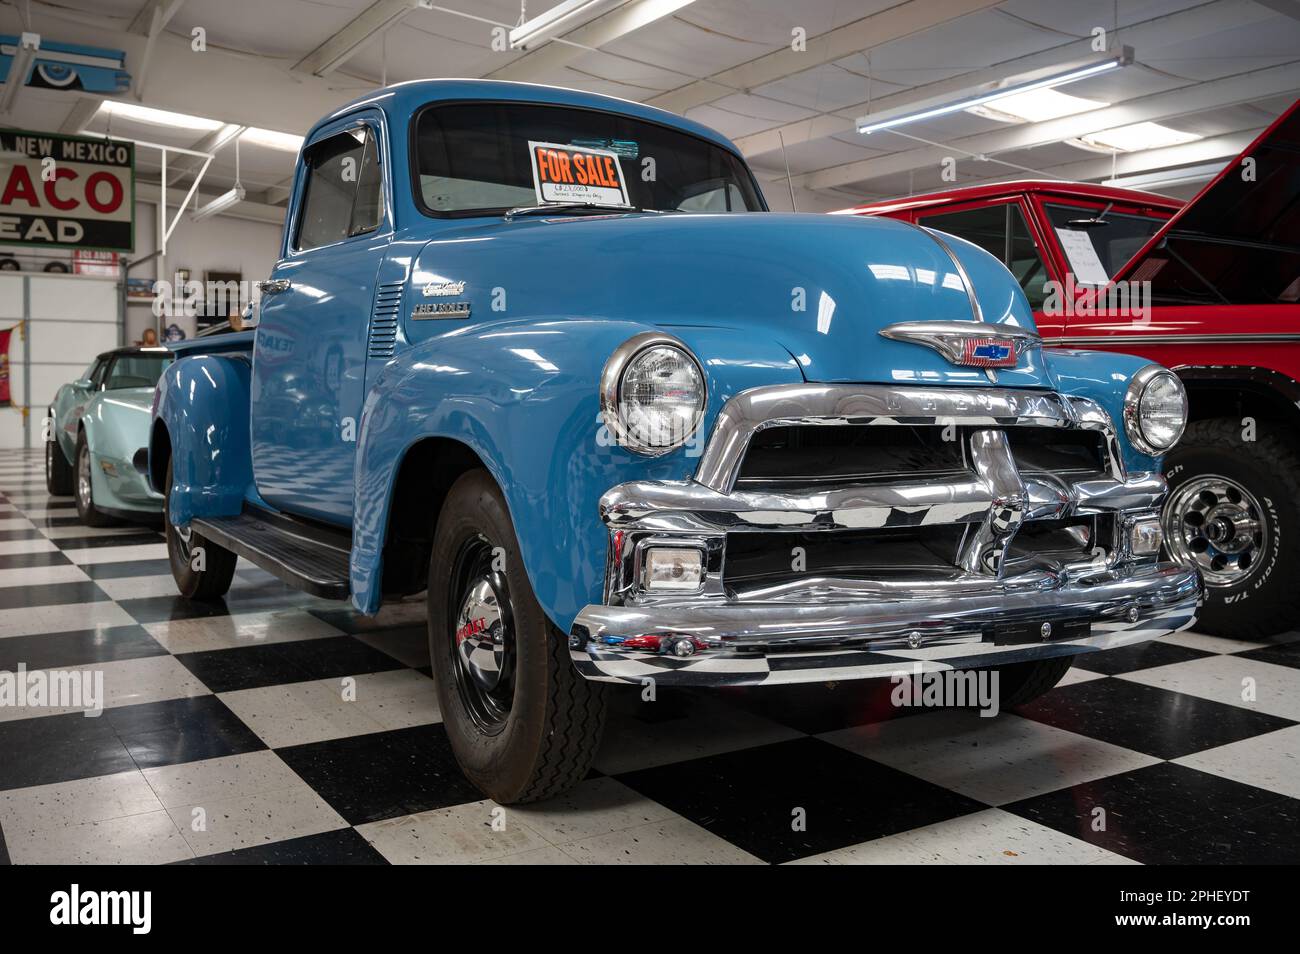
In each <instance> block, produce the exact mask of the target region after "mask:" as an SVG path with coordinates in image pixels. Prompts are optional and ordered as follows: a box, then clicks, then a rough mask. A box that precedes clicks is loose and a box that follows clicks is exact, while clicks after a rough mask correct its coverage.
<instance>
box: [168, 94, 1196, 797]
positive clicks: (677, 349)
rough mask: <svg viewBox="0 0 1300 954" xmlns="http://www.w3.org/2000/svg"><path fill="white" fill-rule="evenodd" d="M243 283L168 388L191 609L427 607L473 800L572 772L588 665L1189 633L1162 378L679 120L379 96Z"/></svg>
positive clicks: (960, 249) (930, 242)
mask: <svg viewBox="0 0 1300 954" xmlns="http://www.w3.org/2000/svg"><path fill="white" fill-rule="evenodd" d="M261 290H262V295H261V297H260V299H259V304H258V306H257V308H256V311H255V313H254V314H252V315H250V322H254V323H255V327H254V328H253V329H252V330H244V331H241V332H234V333H230V334H227V335H217V336H213V337H211V338H204V339H198V340H196V341H194V342H192V343H189V344H188V345H186V346H184V347H182V348H181V349H179V350H178V358H177V360H176V361H175V363H174V364H173V365H172V366H171V367H170V368H169V369H168V370H167V372H166V374H165V375H164V377H163V379H162V381H161V382H160V384H159V387H158V392H157V399H156V402H155V410H154V421H153V430H152V435H151V439H150V445H149V460H148V467H149V477H150V481H151V483H152V485H153V486H154V487H155V489H157V490H158V491H159V492H161V493H164V494H165V495H166V498H167V515H168V520H167V521H166V533H167V545H168V551H169V553H170V558H171V565H172V570H173V573H174V575H175V578H176V582H177V585H178V587H179V589H180V592H181V593H182V594H183V595H184V596H186V597H189V598H191V599H196V600H201V599H216V598H219V597H221V596H222V594H223V593H224V592H225V591H226V589H227V588H228V586H229V584H230V580H231V574H232V572H233V570H234V565H235V561H236V559H237V558H239V557H243V558H244V559H247V560H250V561H252V562H253V563H255V564H257V565H259V566H262V567H265V568H266V569H268V570H270V571H271V572H273V573H275V574H277V575H278V576H279V577H281V578H282V579H284V580H287V581H289V582H290V583H292V584H294V585H296V586H298V587H300V588H302V589H303V590H306V591H308V592H310V593H314V594H316V595H318V596H322V597H327V598H332V599H339V600H351V602H352V604H353V606H355V608H356V609H357V610H359V611H360V612H362V613H366V614H370V613H374V612H376V611H377V610H378V609H379V607H380V605H381V603H382V602H383V601H384V600H386V599H395V598H399V597H402V596H410V595H415V594H418V593H421V592H426V593H427V596H426V599H427V604H428V619H429V623H428V629H429V647H430V653H431V657H432V664H433V675H434V684H435V687H436V692H437V694H438V700H439V703H440V706H441V711H442V715H443V719H444V723H445V728H446V731H447V733H448V736H449V738H450V741H451V744H452V746H453V749H454V751H455V753H456V756H457V758H458V760H459V762H460V765H461V767H462V769H463V770H464V772H465V774H466V775H467V776H468V778H469V779H470V780H471V781H473V782H474V783H475V784H476V785H477V786H478V787H479V788H480V789H481V790H482V791H483V792H484V793H486V794H487V795H489V796H491V797H492V798H495V799H496V800H498V801H499V802H503V803H505V802H517V801H527V800H533V799H539V798H544V797H547V796H550V795H553V794H555V793H557V792H560V791H563V790H564V789H565V788H566V787H568V786H570V785H573V784H574V783H576V782H577V781H579V780H580V779H582V778H583V776H584V774H585V773H586V772H587V770H588V767H589V765H590V762H591V759H592V756H593V754H594V751H595V748H596V746H597V744H598V742H599V739H600V735H601V730H602V724H603V720H604V712H605V697H604V693H605V692H606V691H607V689H608V686H607V684H609V683H626V684H631V685H633V686H649V685H658V686H689V687H731V686H754V687H762V686H767V685H774V684H781V683H793V682H827V681H838V680H846V679H867V678H877V677H887V676H894V675H897V674H900V673H912V672H916V671H920V670H922V669H924V670H926V671H955V670H980V671H988V672H996V673H997V674H998V675H999V677H1000V680H1001V692H1002V703H1003V705H1011V704H1014V703H1016V702H1020V701H1024V700H1026V699H1028V698H1031V697H1032V696H1034V695H1036V694H1039V693H1042V692H1044V691H1046V690H1047V689H1048V688H1050V687H1051V686H1052V685H1054V684H1055V683H1056V682H1057V680H1059V679H1060V678H1061V676H1062V675H1063V673H1064V672H1065V669H1066V668H1067V667H1068V665H1069V660H1070V658H1071V657H1072V656H1073V655H1074V654H1077V653H1083V652H1092V651H1097V650H1104V649H1108V648H1111V647H1117V646H1123V645H1128V644H1132V643H1135V642H1139V641H1142V640H1147V639H1152V638H1155V637H1159V636H1162V635H1165V634H1168V633H1171V632H1174V631H1176V630H1179V629H1183V628H1185V627H1187V626H1190V625H1191V624H1192V623H1193V621H1194V619H1195V615H1196V612H1197V608H1198V605H1199V601H1200V597H1201V581H1200V579H1199V577H1198V575H1197V573H1196V571H1195V570H1194V569H1187V568H1184V567H1182V566H1179V565H1177V564H1175V563H1173V562H1171V561H1170V560H1169V559H1168V556H1167V554H1166V552H1165V550H1164V548H1163V543H1162V537H1161V529H1160V521H1159V516H1158V508H1159V504H1160V501H1161V497H1162V495H1163V494H1164V492H1165V483H1164V480H1163V479H1162V477H1161V476H1160V468H1159V464H1160V456H1161V455H1162V454H1163V453H1164V452H1165V451H1167V450H1168V449H1169V448H1170V447H1171V446H1172V445H1173V444H1174V443H1175V442H1176V441H1177V440H1178V437H1179V435H1180V434H1181V431H1182V428H1183V424H1184V421H1185V417H1186V402H1185V398H1184V395H1183V392H1182V388H1181V386H1180V385H1179V383H1178V380H1177V378H1175V377H1174V376H1173V375H1172V374H1170V373H1169V372H1168V371H1166V370H1164V369H1163V368H1160V367H1159V366H1156V365H1152V364H1150V363H1149V362H1146V361H1144V360H1141V359H1138V358H1131V357H1126V356H1122V355H1114V354H1097V353H1088V352H1083V351H1045V350H1044V349H1043V348H1042V346H1041V343H1040V341H1039V338H1038V336H1037V334H1036V333H1035V330H1034V327H1035V326H1034V319H1033V315H1032V313H1031V310H1030V307H1029V304H1028V303H1027V301H1026V299H1025V296H1024V294H1023V293H1022V292H1021V290H1020V288H1019V286H1018V285H1017V284H1016V281H1015V280H1014V278H1012V276H1011V275H1010V273H1009V272H1007V271H1006V269H1005V268H1004V267H1003V266H1002V265H1001V264H1000V263H999V262H998V261H997V260H995V259H994V258H993V257H991V256H990V255H988V254H987V253H986V252H984V251H982V250H981V249H979V248H977V247H976V246H975V245H972V244H970V243H967V242H964V241H962V240H960V239H956V238H953V237H951V236H947V235H944V234H942V233H938V232H932V231H929V230H926V229H922V228H919V227H917V226H914V225H911V224H908V223H904V222H899V221H893V220H888V219H859V218H851V217H835V216H822V215H784V214H776V213H770V212H768V211H767V207H766V205H765V202H764V199H763V195H762V193H761V191H760V189H759V187H758V184H757V183H756V181H755V179H754V176H753V175H752V173H751V172H750V170H749V169H748V168H747V166H746V164H745V162H744V160H743V159H742V158H741V157H740V155H739V154H738V153H737V151H736V149H735V147H734V146H733V145H732V144H731V143H730V142H729V141H728V140H727V139H725V138H724V137H722V136H720V135H719V134H717V133H716V132H713V131H712V130H710V129H708V128H706V127H704V126H701V125H699V124H698V123H695V122H692V121H690V120H687V119H683V118H681V117H679V116H675V115H672V114H669V113H666V112H662V111H659V110H656V109H652V108H649V107H646V106H642V105H639V104H636V103H630V102H624V101H621V100H617V99H611V98H607V97H603V96H597V95H591V94H587V93H581V92H575V91H571V90H560V89H550V88H546V87H541V86H533V85H517V84H511V83H502V82H490V81H474V80H430V81H420V82H412V83H405V84H401V85H398V86H394V87H390V88H387V89H382V90H379V91H376V92H375V93H373V94H371V95H368V96H365V97H363V98H361V99H358V100H357V101H355V102H353V103H351V104H349V105H347V106H345V107H343V108H341V109H339V110H338V111H337V112H335V113H334V114H332V115H330V116H328V117H326V118H325V119H323V120H321V121H320V122H319V123H317V124H316V126H315V127H314V128H313V129H312V130H311V132H310V133H309V134H308V136H307V137H306V142H305V145H304V148H303V151H302V155H301V157H300V160H299V162H298V166H297V173H296V175H295V178H294V184H293V193H292V197H291V199H290V202H289V207H288V214H287V219H286V227H285V231H284V238H283V247H282V249H281V257H280V260H279V262H278V263H277V264H276V266H275V270H274V272H273V273H272V275H271V276H270V277H269V278H268V279H267V280H266V281H265V282H263V283H262V284H261ZM431 691H435V690H434V689H431ZM642 691H644V690H642Z"/></svg>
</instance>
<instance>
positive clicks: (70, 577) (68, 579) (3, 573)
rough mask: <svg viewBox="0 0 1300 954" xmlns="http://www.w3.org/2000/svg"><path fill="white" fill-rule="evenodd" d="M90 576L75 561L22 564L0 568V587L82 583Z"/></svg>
mask: <svg viewBox="0 0 1300 954" xmlns="http://www.w3.org/2000/svg"><path fill="white" fill-rule="evenodd" d="M89 579H90V577H88V576H86V574H85V573H84V572H82V570H81V567H79V566H77V565H76V564H75V563H61V564H59V565H57V566H22V567H12V568H10V569H6V570H0V587H5V586H44V585H46V584H49V583H84V582H86V581H87V580H89Z"/></svg>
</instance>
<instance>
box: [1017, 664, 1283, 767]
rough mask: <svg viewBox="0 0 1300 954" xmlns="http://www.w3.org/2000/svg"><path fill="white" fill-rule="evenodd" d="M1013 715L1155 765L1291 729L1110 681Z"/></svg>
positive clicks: (1052, 695) (1235, 709)
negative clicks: (1105, 744)
mask: <svg viewBox="0 0 1300 954" xmlns="http://www.w3.org/2000/svg"><path fill="white" fill-rule="evenodd" d="M1015 712H1017V713H1018V714H1019V715H1022V716H1025V717H1027V718H1030V719H1036V720H1037V721H1039V722H1045V723H1047V724H1048V725H1054V726H1056V727H1057V728H1058V729H1068V730H1069V731H1071V732H1077V733H1079V734H1080V735H1086V736H1088V737H1089V738H1091V739H1100V740H1101V741H1102V742H1111V743H1113V744H1115V745H1122V746H1123V747H1124V748H1126V749H1133V750H1134V751H1137V752H1145V753H1146V754H1147V755H1154V756H1155V757H1156V758H1161V759H1176V758H1178V757H1179V756H1182V755H1190V754H1191V753H1193V752H1200V751H1202V750H1204V749H1210V748H1214V747H1215V746H1219V745H1227V744H1228V743H1229V742H1239V741H1241V740H1242V739H1249V738H1251V737H1253V736H1256V735H1261V734H1263V733H1265V732H1272V731H1274V730H1275V729H1283V728H1286V727H1287V726H1289V725H1294V723H1293V722H1291V721H1290V720H1288V719H1283V718H1279V717H1278V716H1271V715H1266V714H1264V713H1262V712H1255V711H1253V710H1251V709H1243V708H1241V707H1239V706H1230V705H1225V704H1224V703H1222V702H1214V701H1212V700H1209V699H1201V698H1198V697H1196V696H1189V695H1186V694H1185V693H1181V692H1171V691H1169V690H1168V689H1157V688H1156V687H1154V686H1144V685H1142V684H1141V683H1136V682H1130V681H1128V680H1126V679H1114V678H1109V679H1093V680H1091V681H1089V682H1080V683H1075V684H1074V685H1072V686H1058V687H1057V688H1055V689H1053V690H1052V691H1051V692H1049V693H1048V694H1047V695H1045V696H1042V697H1041V698H1039V699H1036V700H1034V701H1033V702H1031V703H1029V705H1027V706H1020V707H1018V708H1016V709H1015Z"/></svg>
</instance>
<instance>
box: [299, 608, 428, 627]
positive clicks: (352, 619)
mask: <svg viewBox="0 0 1300 954" xmlns="http://www.w3.org/2000/svg"><path fill="white" fill-rule="evenodd" d="M308 612H309V613H311V615H312V616H315V617H316V618H317V619H319V620H324V621H325V622H326V623H329V624H330V625H331V626H333V627H334V628H335V629H339V630H342V631H343V632H345V633H352V634H356V633H371V632H374V631H376V630H381V629H401V628H403V627H404V626H409V625H411V624H409V623H401V624H398V625H394V624H393V623H390V622H382V621H381V620H380V619H379V618H378V617H375V616H363V615H362V614H360V613H358V612H357V611H356V610H354V609H351V608H350V607H348V605H347V604H346V603H339V604H338V605H337V608H333V607H327V608H323V609H322V608H319V607H312V608H311V609H309V610H308ZM415 625H417V626H423V625H424V624H423V623H422V622H421V623H417V624H415Z"/></svg>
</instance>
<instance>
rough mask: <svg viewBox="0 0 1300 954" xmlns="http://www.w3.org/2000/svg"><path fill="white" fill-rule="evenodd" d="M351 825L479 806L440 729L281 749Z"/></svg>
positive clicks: (426, 727) (424, 728)
mask: <svg viewBox="0 0 1300 954" xmlns="http://www.w3.org/2000/svg"><path fill="white" fill-rule="evenodd" d="M276 754H277V755H279V756H280V758H282V759H284V761H285V762H286V763H288V765H289V767H290V768H292V769H293V770H294V771H295V772H297V773H298V774H299V775H300V776H302V778H303V779H304V780H305V781H306V782H307V784H308V785H310V786H311V787H312V788H313V789H314V790H315V791H316V793H317V794H318V795H320V797H321V798H323V799H325V801H327V802H329V804H330V806H331V807H332V808H333V809H334V810H335V811H336V812H338V813H339V814H340V815H342V816H343V817H344V818H345V819H347V821H348V824H350V825H361V824H364V823H366V822H372V821H381V820H382V819H385V818H397V817H399V816H402V815H413V814H415V813H416V812H423V811H429V810H431V809H434V808H446V807H447V806H449V805H462V804H464V803H466V802H475V801H478V800H479V799H481V798H482V797H483V795H482V794H481V793H480V792H479V791H478V789H476V788H474V786H472V785H471V784H470V783H469V782H468V781H467V780H466V779H465V776H464V775H462V774H461V771H460V768H459V767H458V766H457V765H456V759H455V758H454V757H453V756H452V753H451V743H450V742H448V741H447V733H446V731H445V730H444V729H443V727H442V726H441V725H422V726H416V727H414V728H411V729H396V730H394V731H391V732H375V733H371V734H370V735H359V736H353V737H351V738H346V739H335V740H331V741H327V742H312V743H309V744H307V745H295V746H292V747H290V748H287V749H277V750H276Z"/></svg>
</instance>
